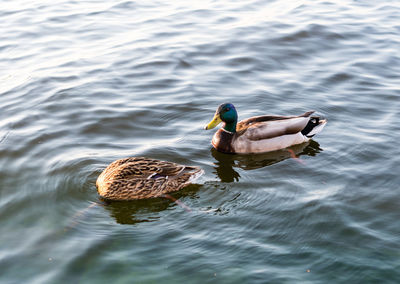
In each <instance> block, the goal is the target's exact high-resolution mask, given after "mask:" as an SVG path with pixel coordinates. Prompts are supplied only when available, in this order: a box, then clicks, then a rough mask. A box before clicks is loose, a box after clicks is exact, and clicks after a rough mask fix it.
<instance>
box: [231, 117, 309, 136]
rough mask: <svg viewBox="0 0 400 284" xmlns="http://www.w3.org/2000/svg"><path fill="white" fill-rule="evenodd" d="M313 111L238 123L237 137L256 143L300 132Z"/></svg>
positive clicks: (257, 118)
mask: <svg viewBox="0 0 400 284" xmlns="http://www.w3.org/2000/svg"><path fill="white" fill-rule="evenodd" d="M312 113H314V111H308V112H306V113H304V114H302V115H299V116H270V115H268V116H256V117H251V118H249V119H246V120H243V121H241V122H239V123H238V132H237V133H238V136H242V135H243V136H244V137H246V139H248V140H252V141H258V140H263V139H270V138H274V137H278V136H283V135H289V134H295V133H298V132H301V131H302V130H303V129H304V128H305V127H306V126H307V123H308V121H309V120H310V115H311V114H312Z"/></svg>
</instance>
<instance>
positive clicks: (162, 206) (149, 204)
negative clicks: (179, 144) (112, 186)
mask: <svg viewBox="0 0 400 284" xmlns="http://www.w3.org/2000/svg"><path fill="white" fill-rule="evenodd" d="M199 188H200V185H198V184H191V185H189V186H187V187H185V188H184V189H182V190H180V191H178V192H175V193H172V194H170V195H171V196H172V197H173V199H177V200H178V199H180V198H182V197H185V196H193V195H195V193H196V192H197V191H198V190H199ZM102 205H103V207H104V208H105V209H106V210H107V211H109V213H110V216H111V217H113V218H114V219H115V221H116V222H117V223H119V224H131V225H132V224H137V223H142V222H154V221H157V220H159V219H160V217H161V216H160V212H162V211H164V210H168V208H171V207H173V206H177V204H176V203H175V202H174V201H172V200H171V199H166V198H150V199H142V200H133V201H106V200H102Z"/></svg>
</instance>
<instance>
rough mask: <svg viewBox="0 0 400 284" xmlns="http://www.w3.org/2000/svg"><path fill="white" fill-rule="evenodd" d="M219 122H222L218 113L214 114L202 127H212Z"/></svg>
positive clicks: (206, 128)
mask: <svg viewBox="0 0 400 284" xmlns="http://www.w3.org/2000/svg"><path fill="white" fill-rule="evenodd" d="M221 122H222V120H221V117H220V116H219V114H215V115H214V118H213V119H212V120H211V122H210V123H209V124H207V125H206V127H204V129H205V130H208V129H213V128H214V127H215V126H217V125H218V124H220V123H221Z"/></svg>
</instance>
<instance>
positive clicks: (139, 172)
mask: <svg viewBox="0 0 400 284" xmlns="http://www.w3.org/2000/svg"><path fill="white" fill-rule="evenodd" d="M202 174H203V170H202V169H201V168H199V167H193V166H190V167H189V166H184V165H179V164H176V163H172V162H166V161H160V160H155V159H150V158H143V157H131V158H125V159H120V160H117V161H115V162H113V163H111V164H110V165H109V166H108V167H107V168H106V169H105V170H104V171H103V172H102V173H101V174H100V176H99V177H98V178H97V181H96V186H97V191H98V193H99V194H100V196H101V197H103V198H104V199H108V200H133V199H144V198H151V197H163V196H164V194H166V193H170V192H173V191H178V190H180V189H182V188H183V187H184V186H186V185H188V184H190V183H191V182H192V181H194V180H195V179H196V178H198V177H199V176H201V175H202Z"/></svg>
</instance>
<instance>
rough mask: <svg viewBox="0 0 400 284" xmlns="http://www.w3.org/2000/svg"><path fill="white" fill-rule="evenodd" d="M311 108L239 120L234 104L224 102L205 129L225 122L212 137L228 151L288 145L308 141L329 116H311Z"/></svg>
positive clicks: (247, 150) (267, 150)
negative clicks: (288, 113)
mask: <svg viewBox="0 0 400 284" xmlns="http://www.w3.org/2000/svg"><path fill="white" fill-rule="evenodd" d="M313 113H314V111H308V112H306V113H303V114H302V115H299V116H274V115H262V116H254V117H250V118H248V119H245V120H242V121H240V122H237V120H238V115H237V112H236V109H235V107H234V106H233V104H230V103H225V104H221V105H220V106H219V107H218V109H217V111H216V112H215V115H214V118H213V120H212V121H211V122H210V123H209V124H208V125H206V127H205V128H204V129H206V130H207V129H212V128H214V127H216V126H217V125H218V124H219V123H221V122H223V123H224V124H223V126H222V128H220V129H219V130H218V131H217V132H216V133H215V134H214V137H213V139H212V145H213V146H214V148H215V149H217V150H218V151H221V152H224V153H241V154H247V153H262V152H270V151H275V150H279V149H284V148H287V147H289V146H292V145H296V144H301V143H303V142H307V141H309V140H310V139H311V137H313V136H314V135H315V134H317V133H318V132H320V131H321V130H322V128H324V126H325V124H326V122H327V121H326V119H321V118H320V117H319V116H311V115H312V114H313Z"/></svg>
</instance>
